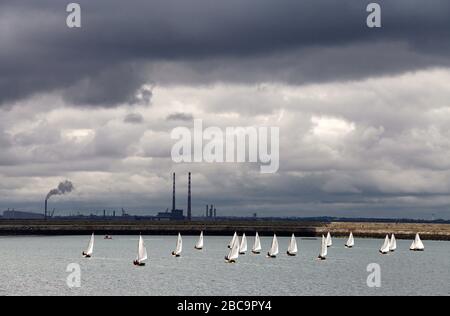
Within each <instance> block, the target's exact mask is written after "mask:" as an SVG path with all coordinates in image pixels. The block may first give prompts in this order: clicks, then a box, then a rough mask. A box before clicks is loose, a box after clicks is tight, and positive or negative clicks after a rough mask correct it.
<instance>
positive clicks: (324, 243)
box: [317, 235, 328, 260]
mask: <svg viewBox="0 0 450 316" xmlns="http://www.w3.org/2000/svg"><path fill="white" fill-rule="evenodd" d="M327 255H328V246H327V238H325V236H324V235H322V244H321V247H320V254H319V257H317V259H319V260H326V259H327Z"/></svg>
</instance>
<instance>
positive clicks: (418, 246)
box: [409, 233, 425, 251]
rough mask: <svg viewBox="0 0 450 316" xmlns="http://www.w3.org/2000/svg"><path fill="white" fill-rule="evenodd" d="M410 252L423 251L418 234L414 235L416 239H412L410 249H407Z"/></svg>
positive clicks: (423, 247)
mask: <svg viewBox="0 0 450 316" xmlns="http://www.w3.org/2000/svg"><path fill="white" fill-rule="evenodd" d="M409 249H410V250H412V251H424V250H425V246H424V245H423V242H422V240H421V239H420V236H419V234H418V233H417V234H416V238H415V239H414V241H413V243H412V245H411V247H409Z"/></svg>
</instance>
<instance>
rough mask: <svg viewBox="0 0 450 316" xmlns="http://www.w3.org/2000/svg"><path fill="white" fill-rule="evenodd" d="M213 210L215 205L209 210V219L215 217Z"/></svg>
mask: <svg viewBox="0 0 450 316" xmlns="http://www.w3.org/2000/svg"><path fill="white" fill-rule="evenodd" d="M213 209H214V205H212V204H211V208H210V209H209V217H211V218H212V217H213Z"/></svg>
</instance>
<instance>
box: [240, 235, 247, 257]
mask: <svg viewBox="0 0 450 316" xmlns="http://www.w3.org/2000/svg"><path fill="white" fill-rule="evenodd" d="M246 252H247V237H246V236H245V233H244V234H243V235H242V240H241V245H240V246H239V254H240V255H245V253H246Z"/></svg>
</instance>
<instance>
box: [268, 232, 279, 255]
mask: <svg viewBox="0 0 450 316" xmlns="http://www.w3.org/2000/svg"><path fill="white" fill-rule="evenodd" d="M277 255H278V239H277V235H273V239H272V246H271V247H270V250H269V252H268V253H267V257H269V258H276V257H277Z"/></svg>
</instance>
